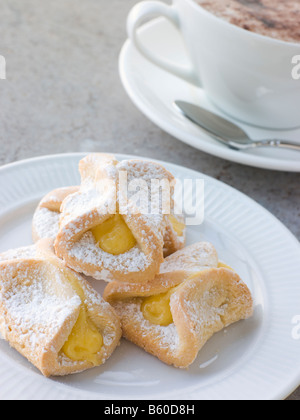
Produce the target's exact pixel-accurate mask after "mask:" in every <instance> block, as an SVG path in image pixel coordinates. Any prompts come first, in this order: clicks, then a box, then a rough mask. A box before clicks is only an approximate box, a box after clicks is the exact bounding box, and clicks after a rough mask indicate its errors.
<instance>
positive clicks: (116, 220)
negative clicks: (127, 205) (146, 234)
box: [92, 214, 137, 255]
mask: <svg viewBox="0 0 300 420" xmlns="http://www.w3.org/2000/svg"><path fill="white" fill-rule="evenodd" d="M92 234H93V236H94V239H95V241H96V243H97V245H98V246H99V247H100V248H101V249H102V250H103V251H105V252H107V253H108V254H112V255H121V254H125V253H126V252H128V251H130V250H131V249H132V248H133V247H134V246H135V245H136V243H137V242H136V239H135V237H134V236H133V234H132V232H131V230H130V229H129V227H128V226H127V224H126V223H125V220H124V219H123V217H122V216H121V215H119V214H116V215H115V216H113V217H111V218H109V219H108V220H106V221H105V222H104V223H102V224H101V225H99V226H96V227H95V228H93V229H92Z"/></svg>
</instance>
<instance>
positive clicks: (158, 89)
mask: <svg viewBox="0 0 300 420" xmlns="http://www.w3.org/2000/svg"><path fill="white" fill-rule="evenodd" d="M139 36H140V37H141V39H142V41H143V43H144V44H145V45H146V46H147V47H148V48H149V49H150V50H152V51H156V53H157V54H158V55H160V56H163V57H165V58H166V57H169V59H170V60H171V61H172V62H176V63H179V64H181V65H185V63H187V62H188V57H187V54H186V51H185V47H184V44H183V41H182V39H181V36H180V34H179V33H178V31H177V30H176V29H175V28H174V27H173V26H172V25H171V24H170V23H169V22H168V21H166V20H165V19H164V18H160V19H156V20H154V21H151V22H150V23H148V24H146V25H145V26H143V27H142V28H141V29H140V35H139ZM120 75H121V80H122V83H123V85H124V87H125V89H126V91H127V93H128V95H129V97H130V98H131V100H132V101H133V102H134V104H135V105H136V106H137V107H138V108H139V109H140V110H141V111H142V112H143V113H144V114H145V115H146V116H147V117H148V118H149V119H150V120H151V121H152V122H154V123H155V124H156V125H157V126H159V127H160V128H161V129H163V130H164V131H166V132H167V133H169V134H171V135H172V136H174V137H176V138H177V139H179V140H181V141H183V142H184V143H187V144H189V145H190V146H193V147H195V148H197V149H199V150H202V151H204V152H207V153H209V154H212V155H215V156H218V157H221V158H223V159H226V160H230V161H233V162H237V163H241V164H245V165H250V166H254V167H259V168H264V169H273V170H279V171H289V172H300V153H299V152H295V151H290V150H283V149H281V150H270V149H266V148H265V149H260V150H255V151H247V152H237V151H234V150H231V149H229V148H227V147H226V146H223V145H222V144H219V143H218V142H216V141H214V140H213V139H211V138H210V137H209V136H207V135H206V134H204V133H203V132H202V131H201V129H200V128H198V127H197V126H195V125H194V124H193V123H191V122H190V121H188V120H187V119H185V117H183V116H182V115H181V114H180V113H179V112H178V110H177V109H176V108H175V107H174V106H173V102H174V100H176V99H180V100H185V101H189V102H192V103H195V104H199V105H201V106H203V107H206V108H208V109H210V110H212V111H214V112H216V113H218V114H220V115H222V113H221V112H220V111H219V110H218V109H217V108H215V107H214V105H212V104H211V103H210V102H209V100H208V98H207V97H206V94H205V92H204V91H203V90H202V89H200V88H197V87H195V86H193V85H190V84H189V83H187V82H185V81H183V80H181V79H179V78H177V77H175V76H172V75H171V74H169V73H167V72H165V71H164V70H161V69H160V68H158V67H156V66H154V65H153V64H151V63H150V62H149V61H147V60H146V59H145V58H144V57H142V56H141V54H140V53H139V52H138V51H137V50H136V48H135V47H134V46H133V45H132V43H131V41H127V42H126V44H125V45H124V47H123V49H122V52H121V55H120ZM223 116H225V118H228V116H226V115H224V114H223ZM299 118H300V117H299ZM240 125H241V126H242V127H243V128H244V129H245V131H246V132H248V134H249V135H250V137H252V138H253V139H266V138H283V139H287V140H294V141H298V142H299V143H300V129H298V130H293V131H270V130H263V129H259V128H255V127H251V126H248V125H245V124H240Z"/></svg>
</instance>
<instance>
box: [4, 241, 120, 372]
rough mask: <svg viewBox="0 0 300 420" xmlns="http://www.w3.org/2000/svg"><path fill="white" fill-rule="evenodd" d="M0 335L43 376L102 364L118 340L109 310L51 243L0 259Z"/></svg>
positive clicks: (116, 324) (115, 321)
mask: <svg viewBox="0 0 300 420" xmlns="http://www.w3.org/2000/svg"><path fill="white" fill-rule="evenodd" d="M0 332H1V334H2V336H3V338H4V339H5V340H6V341H8V342H9V344H10V345H11V346H12V347H13V348H15V349H16V350H17V351H18V352H19V353H21V354H22V355H23V356H24V357H26V358H27V359H28V360H29V361H30V362H31V363H32V364H33V365H34V366H36V367H37V368H38V369H39V370H40V371H41V373H42V374H43V375H44V376H47V377H49V376H64V375H68V374H72V373H77V372H82V371H84V370H87V369H91V368H93V367H95V366H100V365H102V364H103V363H104V362H105V361H106V360H107V359H108V358H109V357H110V356H111V354H112V353H113V351H114V350H115V348H116V347H117V345H118V344H119V341H120V338H121V327H120V320H119V318H118V316H117V315H116V313H115V311H114V310H113V308H112V307H111V306H110V305H109V304H108V303H107V302H105V301H104V300H103V299H102V297H101V296H100V295H99V294H98V293H97V292H96V291H94V289H92V288H91V286H90V285H89V284H88V283H87V282H86V280H84V279H83V278H82V277H81V276H79V275H78V274H77V273H75V272H74V271H73V270H71V269H69V268H66V267H65V265H64V264H63V262H62V261H61V260H59V259H58V258H57V257H56V256H55V255H54V251H53V241H51V240H42V241H39V242H38V243H37V244H36V245H34V246H30V247H25V248H20V249H17V250H12V251H8V252H6V253H4V254H1V255H0Z"/></svg>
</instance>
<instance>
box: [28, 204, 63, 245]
mask: <svg viewBox="0 0 300 420" xmlns="http://www.w3.org/2000/svg"><path fill="white" fill-rule="evenodd" d="M59 220H60V213H58V212H55V211H51V210H48V209H47V208H45V207H42V208H38V209H37V210H36V212H35V214H34V216H33V228H34V230H35V232H36V234H37V235H38V237H39V239H55V238H56V236H57V234H58V231H59Z"/></svg>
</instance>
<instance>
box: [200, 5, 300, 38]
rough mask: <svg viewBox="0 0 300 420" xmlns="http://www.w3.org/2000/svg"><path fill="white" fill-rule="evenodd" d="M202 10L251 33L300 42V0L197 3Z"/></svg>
mask: <svg viewBox="0 0 300 420" xmlns="http://www.w3.org/2000/svg"><path fill="white" fill-rule="evenodd" d="M196 2H197V3H199V4H200V6H202V7H203V8H205V9H206V10H208V11H209V12H211V13H213V14H214V15H216V16H218V17H220V18H223V19H225V20H227V21H229V22H230V23H232V24H234V25H237V26H240V27H241V28H243V29H246V30H248V31H252V32H256V33H258V34H261V35H265V36H269V37H272V38H276V39H280V40H282V41H288V42H300V0H196Z"/></svg>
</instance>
